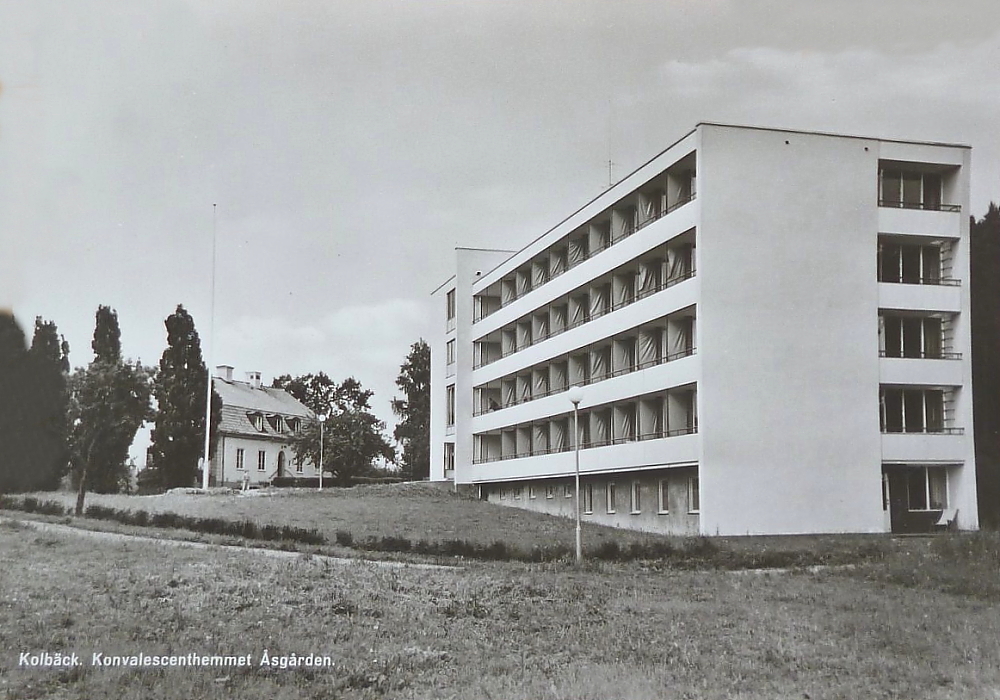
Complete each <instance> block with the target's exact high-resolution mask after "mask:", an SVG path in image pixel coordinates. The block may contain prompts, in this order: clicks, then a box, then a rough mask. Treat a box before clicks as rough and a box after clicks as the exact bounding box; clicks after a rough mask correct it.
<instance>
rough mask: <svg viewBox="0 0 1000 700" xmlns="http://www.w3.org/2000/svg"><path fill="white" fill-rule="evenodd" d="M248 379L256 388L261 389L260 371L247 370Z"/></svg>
mask: <svg viewBox="0 0 1000 700" xmlns="http://www.w3.org/2000/svg"><path fill="white" fill-rule="evenodd" d="M247 381H248V382H250V386H251V387H252V388H254V389H260V372H247Z"/></svg>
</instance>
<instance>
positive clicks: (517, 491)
mask: <svg viewBox="0 0 1000 700" xmlns="http://www.w3.org/2000/svg"><path fill="white" fill-rule="evenodd" d="M521 492H522V487H520V486H515V487H514V500H515V501H520V500H521Z"/></svg>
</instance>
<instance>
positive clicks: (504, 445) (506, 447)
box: [206, 390, 517, 457]
mask: <svg viewBox="0 0 1000 700" xmlns="http://www.w3.org/2000/svg"><path fill="white" fill-rule="evenodd" d="M206 391H207V390H206ZM500 454H501V455H502V456H503V457H513V456H514V455H515V454H517V434H516V433H515V432H514V431H513V430H505V431H503V433H501V435H500Z"/></svg>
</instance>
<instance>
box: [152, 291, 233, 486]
mask: <svg viewBox="0 0 1000 700" xmlns="http://www.w3.org/2000/svg"><path fill="white" fill-rule="evenodd" d="M164 325H165V326H166V329H167V348H166V349H165V350H164V351H163V356H162V357H161V358H160V365H159V369H158V370H157V372H156V376H155V378H154V380H153V396H154V397H155V398H156V403H157V407H158V411H157V414H156V422H155V425H154V427H153V431H152V436H151V437H152V444H151V446H150V449H149V458H150V464H149V466H150V468H152V469H154V470H155V472H154V474H155V477H156V481H158V482H159V484H160V485H161V486H164V487H167V488H172V487H177V486H191V485H192V484H193V483H194V481H195V479H196V477H197V474H198V459H199V458H200V457H202V456H203V455H204V449H205V392H206V389H207V388H208V386H207V384H206V382H208V371H207V369H206V367H205V361H204V359H203V358H202V354H201V339H200V338H199V337H198V331H197V330H196V329H195V327H194V319H193V318H191V315H190V314H189V313H188V312H187V310H185V308H184V307H183V306H182V305H180V304H178V306H177V310H176V311H175V312H174V313H173V314H171V315H170V316H168V317H167V319H166V321H165V322H164ZM221 420H222V399H221V398H220V397H219V395H218V394H217V393H216V392H215V390H214V389H213V390H212V416H211V435H212V439H211V451H212V452H214V451H215V443H216V441H217V440H218V435H217V433H218V429H219V423H220V422H221Z"/></svg>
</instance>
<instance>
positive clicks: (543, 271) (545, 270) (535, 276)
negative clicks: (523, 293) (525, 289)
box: [531, 260, 549, 288]
mask: <svg viewBox="0 0 1000 700" xmlns="http://www.w3.org/2000/svg"><path fill="white" fill-rule="evenodd" d="M548 281H549V266H548V261H547V260H546V261H544V262H540V261H535V262H533V263H532V264H531V284H532V287H533V288H534V287H541V286H542V285H543V284H545V283H546V282H548Z"/></svg>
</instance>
